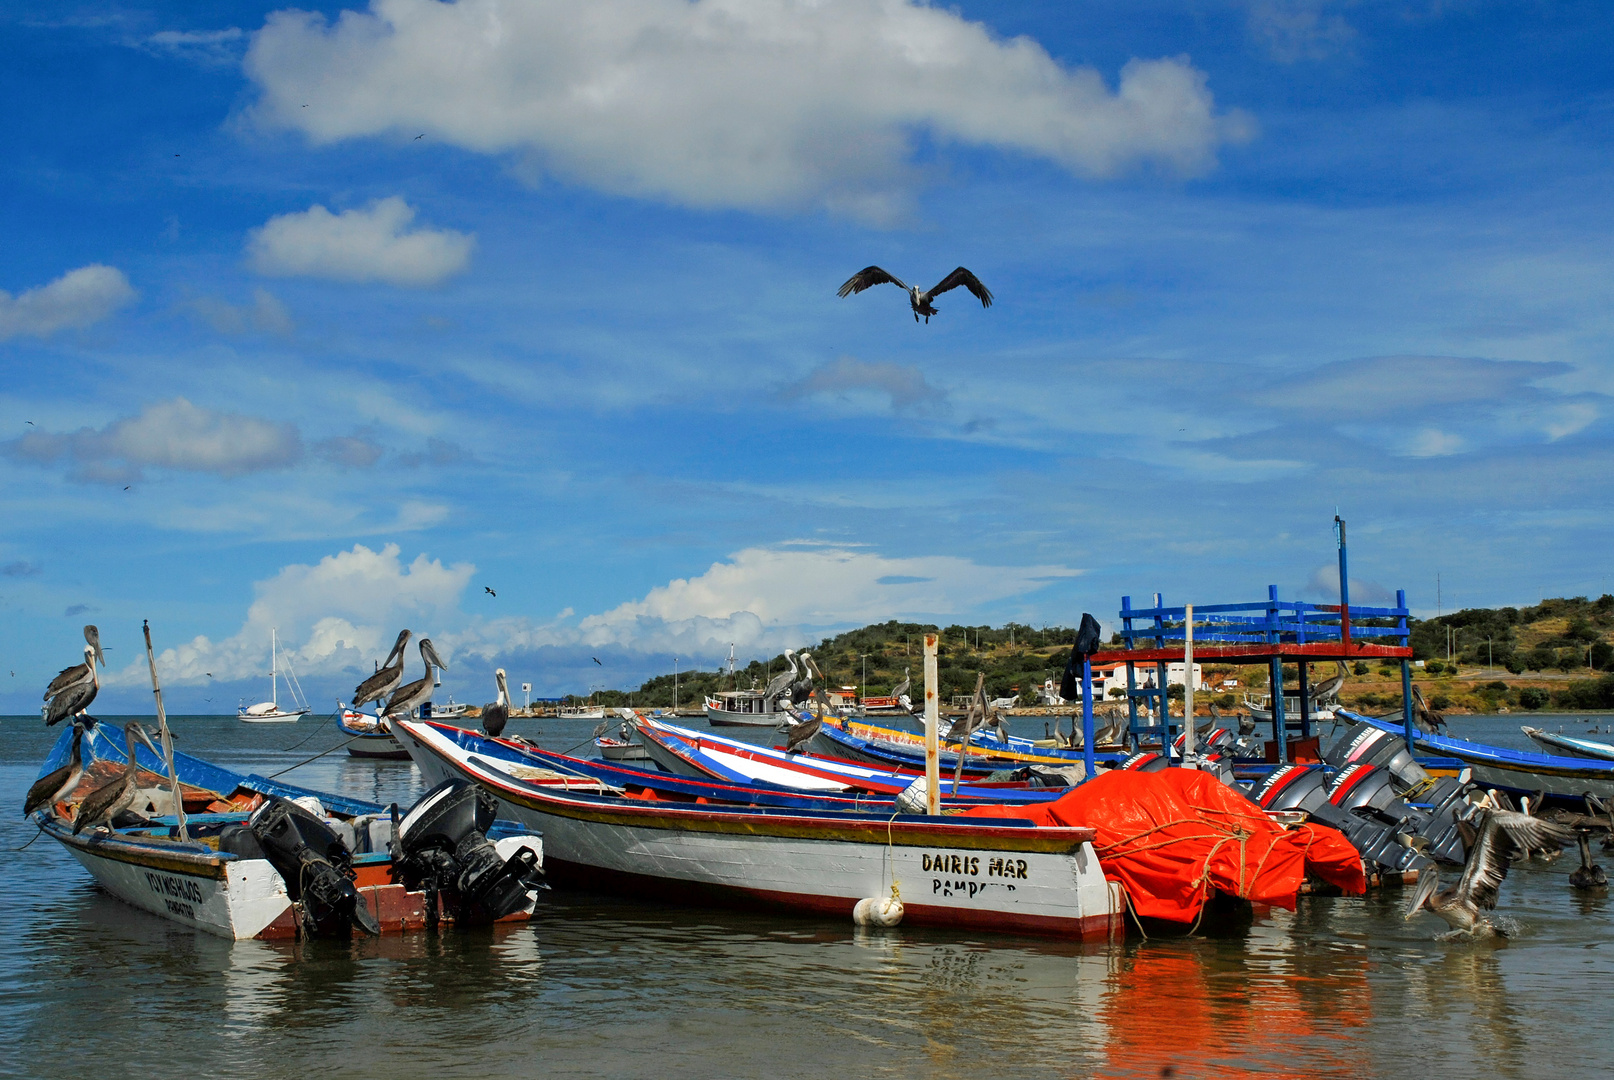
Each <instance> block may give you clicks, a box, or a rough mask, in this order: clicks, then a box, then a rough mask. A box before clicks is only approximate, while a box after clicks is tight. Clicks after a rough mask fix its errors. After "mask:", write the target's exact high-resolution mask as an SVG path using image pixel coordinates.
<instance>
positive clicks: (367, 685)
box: [352, 630, 413, 710]
mask: <svg viewBox="0 0 1614 1080" xmlns="http://www.w3.org/2000/svg"><path fill="white" fill-rule="evenodd" d="M412 636H413V635H412V634H411V633H410V631H408V630H404V631H403V632H402V633H400V634H399V635H398V640H397V641H395V642H393V643H392V651H391V652H389V653H388V654H387V659H386V662H385V663H383V664H382V665H381V666H380V667H379V668H377V669H376V673H375V674H374V675H371V676H370V677H369V678H368V679H365V680H364V681H363V682H361V683H360V684H359V685H358V686H356V687H354V689H353V706H352V707H353V708H354V709H355V710H357V709H359V708H361V707H362V706H363V705H364V703H365V702H367V701H380V700H381V699H382V698H384V697H386V696H387V695H388V694H390V693H392V692H393V691H394V690H396V689H397V688H398V684H399V683H400V682H402V681H403V664H404V662H403V657H404V650H405V649H407V648H408V647H409V639H410V638H411V637H412Z"/></svg>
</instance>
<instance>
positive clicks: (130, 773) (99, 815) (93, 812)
mask: <svg viewBox="0 0 1614 1080" xmlns="http://www.w3.org/2000/svg"><path fill="white" fill-rule="evenodd" d="M123 736H124V738H125V739H126V740H127V741H128V747H129V763H128V765H126V766H125V767H124V770H123V775H122V776H119V777H117V778H116V779H114V780H109V781H107V782H106V783H104V784H102V785H101V786H100V787H98V788H96V789H95V790H94V791H92V792H90V793H89V794H88V795H86V796H84V798H83V799H82V800H80V802H79V804H78V813H77V814H76V815H74V817H73V835H74V836H77V835H78V834H79V833H81V832H83V831H84V830H85V829H88V828H92V827H93V826H96V825H105V826H107V827H108V828H111V827H112V819H113V818H115V817H117V816H118V815H119V814H120V813H122V812H123V811H125V810H127V809H129V807H130V805H131V804H133V802H134V801H135V796H136V795H138V794H139V788H137V787H136V785H135V775H136V774H137V773H139V771H140V765H139V764H138V763H137V762H136V761H135V744H136V741H137V740H138V741H139V742H143V743H145V744H146V745H147V746H149V747H151V752H152V753H153V754H160V753H162V751H160V750H158V749H157V745H156V744H155V743H153V742H152V741H151V736H149V735H147V734H146V729H145V728H143V727H141V726H140V725H139V724H138V723H137V722H135V721H133V720H131V721H129V722H128V723H127V724H125V725H124V726H123Z"/></svg>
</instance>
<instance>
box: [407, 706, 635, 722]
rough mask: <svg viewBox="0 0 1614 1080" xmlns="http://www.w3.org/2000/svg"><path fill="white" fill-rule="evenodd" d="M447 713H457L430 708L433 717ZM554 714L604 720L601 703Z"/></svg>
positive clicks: (580, 718)
mask: <svg viewBox="0 0 1614 1080" xmlns="http://www.w3.org/2000/svg"><path fill="white" fill-rule="evenodd" d="M463 710H464V706H461V711H463ZM449 715H457V714H450V713H446V712H438V711H437V710H436V709H433V710H432V716H433V717H434V718H435V717H439V716H449ZM555 715H556V716H558V717H559V718H560V719H562V720H604V719H605V707H604V706H603V705H562V706H561V707H560V708H559V710H557V711H556V713H555Z"/></svg>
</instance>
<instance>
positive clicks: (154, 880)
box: [146, 870, 202, 919]
mask: <svg viewBox="0 0 1614 1080" xmlns="http://www.w3.org/2000/svg"><path fill="white" fill-rule="evenodd" d="M146 884H147V885H149V886H150V887H151V891H152V892H154V893H156V894H157V895H158V896H161V897H163V898H164V899H165V900H167V899H170V898H172V899H173V900H189V901H190V902H191V903H193V904H200V903H201V902H202V887H201V886H200V885H198V884H196V882H194V881H185V880H182V879H180V878H177V877H174V876H173V875H171V874H154V873H152V872H151V871H150V870H147V871H146ZM168 907H169V909H170V910H172V909H173V908H174V904H173V903H171V902H170V903H169V905H168ZM190 917H191V918H193V919H194V918H196V915H195V913H194V912H192V913H191V915H190Z"/></svg>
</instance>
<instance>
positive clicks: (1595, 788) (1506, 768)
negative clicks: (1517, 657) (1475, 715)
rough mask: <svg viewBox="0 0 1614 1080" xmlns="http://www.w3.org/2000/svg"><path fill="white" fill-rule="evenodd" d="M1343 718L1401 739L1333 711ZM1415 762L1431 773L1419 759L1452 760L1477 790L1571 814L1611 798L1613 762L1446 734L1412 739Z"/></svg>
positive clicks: (1395, 728) (1390, 727)
mask: <svg viewBox="0 0 1614 1080" xmlns="http://www.w3.org/2000/svg"><path fill="white" fill-rule="evenodd" d="M1339 712H1340V715H1341V716H1344V717H1346V718H1347V719H1349V720H1351V721H1353V722H1356V721H1366V722H1367V723H1369V724H1372V725H1373V726H1375V727H1378V728H1380V729H1382V730H1385V731H1388V732H1391V733H1394V734H1397V735H1403V736H1404V730H1403V728H1402V727H1401V725H1399V724H1392V723H1390V722H1388V721H1385V720H1379V719H1377V718H1375V717H1371V716H1364V715H1362V714H1360V713H1355V712H1351V711H1350V710H1348V709H1341V710H1339ZM1415 744H1416V749H1417V751H1418V752H1419V759H1418V760H1419V763H1420V764H1423V765H1424V767H1425V768H1426V769H1428V770H1429V771H1430V772H1431V773H1437V772H1439V771H1442V770H1439V769H1438V768H1437V767H1431V763H1430V762H1427V761H1426V759H1425V758H1424V756H1423V755H1425V754H1427V755H1432V756H1433V757H1435V758H1436V759H1437V760H1438V759H1447V760H1451V759H1455V760H1456V762H1457V763H1459V764H1460V765H1462V766H1463V767H1466V768H1469V769H1472V770H1473V779H1474V782H1475V783H1476V784H1479V785H1480V786H1481V787H1492V788H1499V789H1502V790H1505V791H1509V792H1512V793H1514V794H1516V795H1532V796H1533V795H1535V794H1536V793H1537V792H1544V793H1545V794H1546V796H1547V799H1548V801H1549V802H1553V803H1558V804H1562V805H1566V806H1568V807H1570V808H1572V809H1583V808H1584V807H1585V796H1586V795H1587V794H1591V795H1595V796H1597V797H1598V798H1599V799H1604V800H1607V799H1614V761H1602V760H1597V759H1592V758H1583V757H1570V756H1567V755H1563V754H1538V753H1536V752H1534V751H1531V750H1514V749H1512V748H1510V747H1505V746H1489V745H1487V744H1485V743H1477V742H1469V741H1468V740H1467V739H1454V738H1452V737H1450V736H1448V735H1427V734H1424V733H1422V732H1419V733H1417V735H1416V740H1415Z"/></svg>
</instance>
